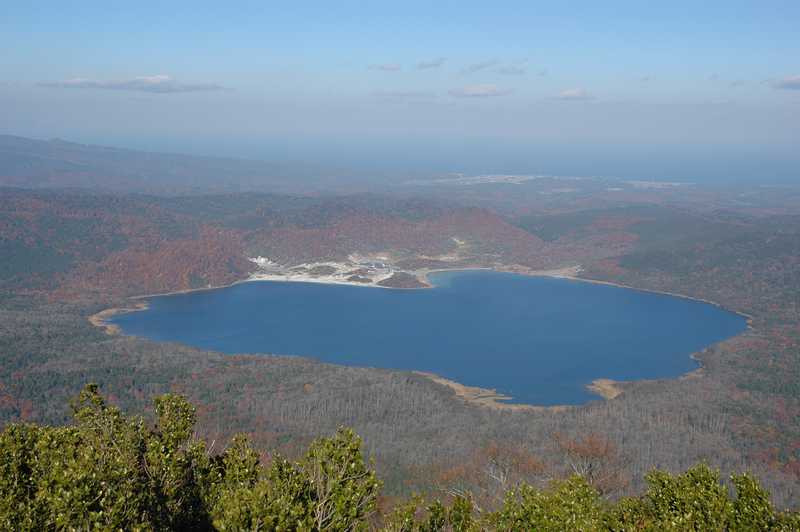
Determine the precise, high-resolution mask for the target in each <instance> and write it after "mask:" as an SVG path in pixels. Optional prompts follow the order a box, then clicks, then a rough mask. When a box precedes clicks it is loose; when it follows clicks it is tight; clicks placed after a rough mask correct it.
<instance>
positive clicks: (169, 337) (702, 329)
mask: <svg viewBox="0 0 800 532" xmlns="http://www.w3.org/2000/svg"><path fill="white" fill-rule="evenodd" d="M430 278H431V280H432V282H433V283H434V284H435V287H434V288H433V289H428V290H391V289H380V288H374V287H360V286H346V285H326V284H317V283H293V282H292V283H288V282H270V281H258V282H249V283H241V284H237V285H234V286H231V287H228V288H221V289H216V290H208V291H198V292H191V293H186V294H176V295H169V296H159V297H153V298H151V299H150V300H149V303H150V308H149V309H148V310H146V311H142V312H134V313H130V314H123V315H120V316H117V317H116V318H115V319H114V320H113V322H114V323H116V324H117V325H119V326H120V327H121V328H122V330H123V331H124V332H125V333H126V334H131V335H137V336H143V337H146V338H150V339H153V340H158V341H174V342H181V343H184V344H188V345H192V346H196V347H200V348H203V349H208V350H215V351H221V352H225V353H272V354H289V355H302V356H307V357H311V358H315V359H318V360H321V361H325V362H331V363H334V364H344V365H351V366H369V367H379V368H394V369H403V370H420V371H428V372H433V373H436V374H438V375H441V376H443V377H445V378H448V379H451V380H455V381H457V382H460V383H463V384H467V385H470V386H481V387H484V388H496V389H497V390H498V392H501V393H504V394H507V395H510V396H512V397H513V401H512V402H520V403H530V404H538V405H555V404H581V403H585V402H587V401H590V400H593V399H597V398H598V397H597V396H596V395H594V394H592V393H591V392H589V391H587V390H586V388H585V386H586V385H587V384H589V383H590V382H591V381H592V380H594V379H597V378H610V379H615V380H634V379H652V378H666V377H677V376H679V375H681V374H683V373H686V372H687V371H691V370H693V369H695V368H696V367H697V363H696V362H695V361H694V360H693V359H691V358H690V355H691V354H692V353H694V352H697V351H700V350H702V349H704V348H705V347H708V346H710V345H712V344H714V343H716V342H719V341H721V340H724V339H726V338H729V337H731V336H735V335H736V334H739V333H740V332H742V331H744V330H745V329H746V327H747V324H746V321H745V319H744V318H742V317H741V316H739V315H737V314H734V313H732V312H728V311H726V310H723V309H721V308H718V307H715V306H713V305H710V304H706V303H701V302H698V301H692V300H688V299H682V298H677V297H671V296H665V295H659V294H653V293H646V292H640V291H636V290H630V289H625V288H618V287H613V286H606V285H598V284H591V283H585V282H579V281H571V280H564V279H552V278H545V277H526V276H522V275H515V274H509V273H498V272H490V271H480V270H472V271H461V272H444V273H437V274H433V275H431V277H430Z"/></svg>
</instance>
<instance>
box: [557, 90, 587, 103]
mask: <svg viewBox="0 0 800 532" xmlns="http://www.w3.org/2000/svg"><path fill="white" fill-rule="evenodd" d="M556 99H557V100H572V101H580V100H584V101H585V100H594V96H592V95H591V94H590V93H589V92H588V91H587V90H586V89H565V90H563V91H561V92H559V93H558V96H556Z"/></svg>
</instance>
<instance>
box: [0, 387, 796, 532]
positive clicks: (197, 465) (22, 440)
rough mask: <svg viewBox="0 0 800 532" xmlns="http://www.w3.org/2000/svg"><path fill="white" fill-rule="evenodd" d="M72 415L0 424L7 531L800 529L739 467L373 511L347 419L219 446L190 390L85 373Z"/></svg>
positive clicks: (374, 500) (414, 501)
mask: <svg viewBox="0 0 800 532" xmlns="http://www.w3.org/2000/svg"><path fill="white" fill-rule="evenodd" d="M73 410H74V419H75V421H74V423H73V424H72V425H69V426H62V427H51V426H38V425H34V424H11V425H8V426H7V427H6V428H5V429H4V430H3V432H2V433H0V528H2V529H4V530H225V531H232V530H319V531H322V530H326V531H327V530H331V531H350V530H368V529H383V530H387V531H409V532H410V531H420V532H422V531H431V532H432V531H437V530H453V531H473V530H508V531H513V530H543V531H547V530H554V531H555V530H674V531H680V530H730V531H749V530H798V529H800V516H798V514H794V513H786V512H778V511H776V510H775V509H774V508H773V506H772V504H771V502H770V497H769V494H768V493H767V492H766V491H765V490H763V489H762V488H761V487H760V486H759V484H758V482H757V481H756V480H755V479H754V478H753V477H751V476H749V475H747V474H743V475H735V476H733V477H732V479H731V485H732V486H733V488H734V489H733V490H729V489H728V487H727V486H726V485H725V484H723V483H722V482H721V479H720V475H719V473H718V472H717V471H715V470H713V469H711V468H709V467H707V466H705V465H703V464H700V465H697V466H695V467H693V468H691V469H689V470H688V471H686V472H685V473H683V474H680V475H672V474H670V473H667V472H663V471H653V472H651V473H650V474H649V475H648V477H647V483H648V486H649V487H648V489H647V491H646V492H645V493H644V494H642V495H641V496H638V497H627V498H622V499H619V500H617V501H610V500H609V499H608V498H606V497H604V496H603V495H602V494H601V490H599V489H598V488H597V487H596V486H595V485H593V484H592V482H591V479H588V478H586V477H585V476H580V475H575V476H573V477H570V478H566V479H558V480H554V481H552V482H551V483H550V484H549V485H548V486H544V487H541V486H533V485H530V484H527V483H525V482H520V483H518V484H516V485H514V486H513V487H511V488H510V489H509V490H508V491H507V492H506V493H505V496H504V498H503V499H502V501H501V503H500V504H499V507H498V508H495V509H489V508H480V507H479V506H477V505H476V504H475V503H474V502H473V498H472V496H471V494H470V493H463V494H459V495H456V496H451V497H448V498H445V500H430V501H426V500H425V499H424V498H422V497H420V496H414V497H412V498H411V499H409V500H408V501H406V502H402V503H400V504H397V505H395V507H394V508H393V509H390V510H387V511H385V512H379V511H378V510H377V509H378V498H379V495H380V490H381V483H380V481H379V480H378V479H377V477H376V474H375V472H374V471H373V469H372V468H371V467H370V465H369V464H368V463H367V462H366V461H365V460H364V458H363V455H362V451H361V440H360V439H359V438H358V436H356V435H355V434H354V433H353V431H351V430H349V429H345V428H342V429H340V430H339V431H338V432H336V434H334V435H333V436H331V437H328V438H320V439H318V440H315V441H314V442H313V443H312V444H311V445H310V446H309V448H308V450H307V452H306V453H305V455H304V456H303V457H302V458H300V459H299V460H296V461H290V460H287V459H285V458H283V457H281V456H279V455H277V454H262V453H259V452H258V451H257V450H256V449H254V448H253V447H252V446H251V444H250V443H249V441H248V439H247V438H246V437H245V436H237V437H235V438H234V439H233V440H232V441H231V442H230V444H229V445H228V447H227V448H226V449H225V450H224V451H223V452H221V453H218V454H214V453H211V452H210V451H209V449H207V447H206V444H205V443H204V442H203V441H200V440H198V439H195V438H194V437H193V432H194V425H195V410H194V407H193V406H192V405H191V404H189V403H188V402H187V401H186V400H185V399H184V398H183V397H181V396H178V395H174V394H167V395H163V396H161V397H158V398H156V399H155V402H154V411H155V422H154V423H153V424H148V423H146V422H145V420H144V419H143V418H142V417H139V416H126V415H124V414H123V413H122V412H121V411H120V410H119V409H118V408H116V407H114V406H112V405H109V404H107V403H106V401H105V400H104V399H103V398H102V397H101V395H100V393H99V390H98V387H97V386H96V385H91V384H90V385H88V386H86V387H85V388H84V390H83V391H82V392H81V394H80V395H79V396H78V397H77V398H76V399H75V401H74V403H73Z"/></svg>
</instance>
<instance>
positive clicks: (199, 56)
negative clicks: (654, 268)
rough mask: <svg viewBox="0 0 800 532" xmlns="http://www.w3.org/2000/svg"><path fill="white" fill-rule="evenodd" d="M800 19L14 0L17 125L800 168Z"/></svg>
mask: <svg viewBox="0 0 800 532" xmlns="http://www.w3.org/2000/svg"><path fill="white" fill-rule="evenodd" d="M133 4H135V5H133ZM798 23H800V3H798V2H796V1H782V2H781V1H768V0H763V1H749V2H743V1H738V2H737V1H726V2H722V1H709V0H707V1H704V2H696V1H693V2H682V1H673V2H659V3H656V2H642V1H636V2H621V1H619V2H614V1H608V2H597V1H591V2H531V1H528V2H470V1H464V0H462V1H458V2H433V1H430V0H429V1H427V2H413V1H405V2H402V3H395V2H392V3H388V2H386V3H383V2H347V1H339V2H264V1H261V2H228V3H224V4H223V3H220V2H199V1H194V2H177V1H171V2H145V1H140V2H135V3H134V2H127V1H125V2H123V1H118V2H115V1H109V0H106V1H104V2H93V1H81V2H63V1H53V2H37V1H32V0H29V1H25V2H22V1H19V2H17V1H14V0H10V1H9V0H7V1H5V2H3V13H2V15H0V46H2V50H3V53H0V116H2V117H3V118H2V120H0V132H3V133H13V134H20V135H29V136H36V137H53V136H59V137H63V138H67V139H70V140H78V141H84V142H96V143H107V144H115V145H123V146H125V145H128V146H131V147H146V148H152V149H162V150H177V151H189V152H193V153H209V154H214V153H219V154H225V155H240V156H248V157H259V158H265V159H273V160H286V159H305V160H311V161H314V162H337V163H346V164H351V163H353V164H361V165H362V166H376V167H379V166H381V165H385V166H393V165H394V166H396V167H397V168H403V165H410V166H415V167H416V168H421V167H424V166H425V165H429V166H430V168H431V170H432V171H444V170H447V169H451V170H453V171H459V170H467V171H469V170H470V169H471V168H473V167H474V168H475V169H476V170H478V169H480V170H496V171H511V170H514V171H518V170H526V169H527V170H526V171H534V170H538V171H558V170H559V168H562V169H567V168H572V167H574V165H573V166H570V165H569V164H567V163H568V161H567V160H566V159H569V157H570V155H569V154H573V156H574V157H580V158H581V168H583V167H584V166H585V167H587V168H592V158H593V157H594V158H595V159H596V161H597V165H598V172H597V173H604V174H610V173H614V172H615V168H616V167H615V166H614V164H610V163H608V162H607V161H606V162H605V163H604V162H602V161H603V160H605V159H608V157H610V156H609V153H610V154H615V153H616V154H618V155H617V156H615V157H616V159H618V160H619V161H623V160H624V158H625V154H626V153H631V154H633V157H632V158H637V157H638V158H639V159H641V160H643V161H644V160H646V158H647V154H650V155H652V156H653V157H654V160H663V161H669V160H672V159H674V158H675V157H680V155H679V154H681V153H684V154H686V157H687V159H686V160H687V162H689V161H691V160H692V156H690V154H692V153H694V154H702V153H708V154H711V153H720V154H729V155H730V156H731V157H734V158H735V157H743V154H748V153H749V154H752V161H756V160H758V161H760V162H759V163H758V164H756V163H755V162H753V163H752V164H751V166H752V167H753V168H762V167H761V166H760V165H761V164H762V163H763V164H767V166H769V164H772V163H770V161H772V162H773V163H774V162H775V161H778V162H780V164H779V166H780V168H781V170H780V171H781V172H783V173H787V172H788V173H789V174H791V173H792V172H796V171H797V168H798V167H799V166H800V165H797V164H795V163H796V161H798V160H799V159H800V156H798V155H797V153H795V152H798V151H800V146H798V140H797V138H798V134H797V133H798V124H799V120H798V119H799V118H800V37H798V29H797V26H798ZM555 153H559V154H561V155H559V157H562V158H565V160H562V161H561V163H562V164H558V160H557V158H555V156H554V155H553V154H555ZM482 154H483V155H485V156H484V157H482ZM698 156H699V155H698ZM710 156H711V155H709V157H710ZM721 156H724V155H721ZM469 161H471V162H469ZM511 161H513V163H512V162H511ZM615 164H617V163H615ZM619 164H621V163H619ZM619 164H617V166H619ZM643 164H644V163H643ZM693 164H694V163H693ZM604 165H605V166H604ZM729 166H730V165H729ZM467 167H469V168H467ZM776 168H777V167H776ZM643 169H646V167H645V166H637V167H636V172H640V171H643ZM622 170H624V169H620V171H622ZM680 171H681V170H680V167H679V166H676V167H675V168H671V169H670V170H669V172H667V171H666V170H665V171H664V173H670V172H671V173H676V172H678V173H679V172H680ZM754 171H755V170H754ZM775 171H777V170H775ZM686 173H687V175H689V174H691V173H692V172H689V171H687V172H686ZM787 175H788V174H787ZM664 177H668V176H666V175H665V176H664ZM677 177H680V176H677Z"/></svg>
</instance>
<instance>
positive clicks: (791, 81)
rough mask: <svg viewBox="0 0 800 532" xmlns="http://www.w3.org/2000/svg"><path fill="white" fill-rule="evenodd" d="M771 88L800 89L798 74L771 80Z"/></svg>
mask: <svg viewBox="0 0 800 532" xmlns="http://www.w3.org/2000/svg"><path fill="white" fill-rule="evenodd" d="M772 88H773V89H783V90H790V91H800V76H789V77H787V78H783V79H779V80H777V81H773V82H772Z"/></svg>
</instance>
